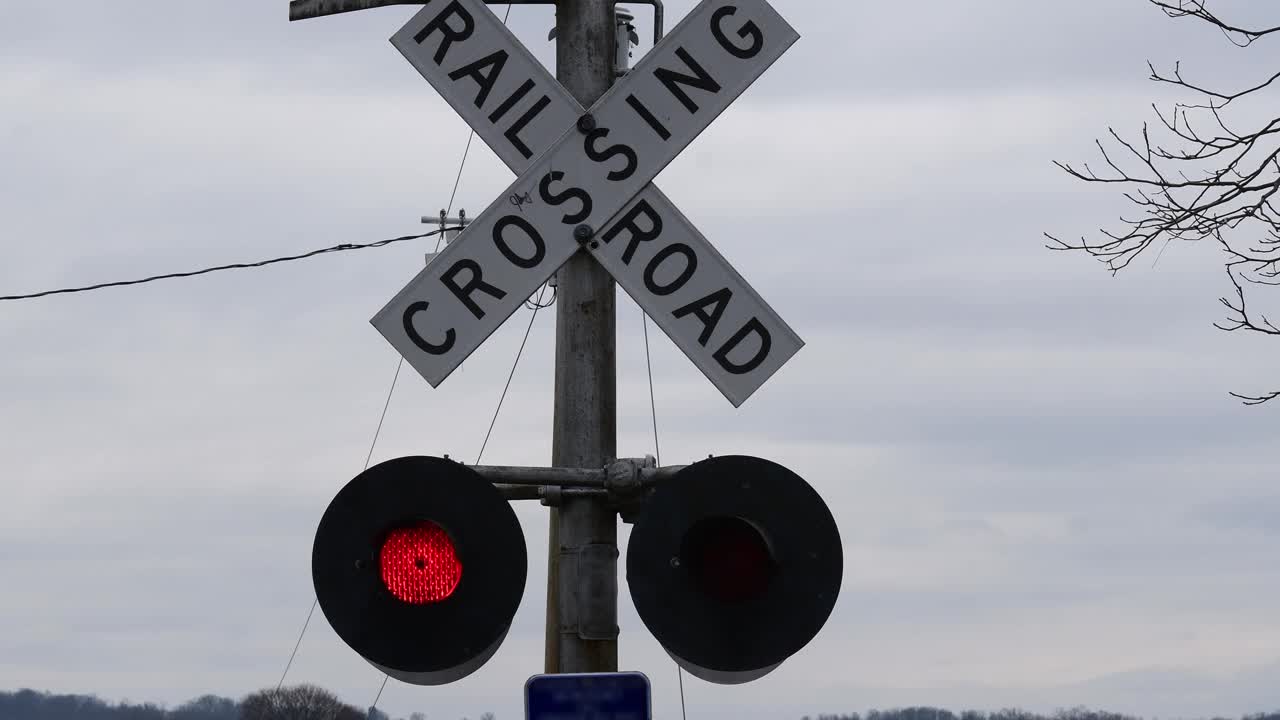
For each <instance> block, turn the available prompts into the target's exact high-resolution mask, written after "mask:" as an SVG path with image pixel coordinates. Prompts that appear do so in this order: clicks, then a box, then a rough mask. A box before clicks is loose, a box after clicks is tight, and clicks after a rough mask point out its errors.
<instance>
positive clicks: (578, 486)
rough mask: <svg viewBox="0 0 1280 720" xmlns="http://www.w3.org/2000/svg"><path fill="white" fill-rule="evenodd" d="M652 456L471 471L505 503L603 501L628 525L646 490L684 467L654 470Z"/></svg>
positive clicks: (478, 466) (549, 503)
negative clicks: (581, 464) (571, 465)
mask: <svg viewBox="0 0 1280 720" xmlns="http://www.w3.org/2000/svg"><path fill="white" fill-rule="evenodd" d="M657 465H658V464H657V462H656V461H655V460H654V458H653V456H652V455H649V456H646V457H643V458H624V459H622V460H616V461H614V462H612V463H609V465H608V466H606V467H603V468H599V469H592V468H559V467H517V466H508V465H476V466H474V467H472V469H473V470H475V471H476V472H478V473H480V475H481V477H483V478H484V479H486V480H488V481H489V482H491V483H493V484H494V486H495V487H497V488H498V490H500V491H501V492H502V495H503V497H505V498H506V499H508V500H540V501H542V503H543V504H544V505H551V506H558V505H559V504H560V503H561V501H562V500H563V499H564V498H565V497H600V498H607V499H608V500H609V501H610V504H612V505H613V506H614V507H615V508H616V509H617V510H618V511H619V512H620V513H621V514H622V517H623V520H624V521H627V522H630V521H631V519H632V518H633V517H634V514H635V512H636V511H637V510H638V509H639V507H640V506H641V505H642V504H643V503H644V499H645V497H646V495H647V494H648V492H647V491H648V490H649V489H650V488H652V487H653V486H654V485H655V484H657V483H659V482H661V481H663V480H666V479H668V478H670V477H673V476H674V475H675V474H676V473H677V472H679V471H681V470H683V469H684V468H685V467H686V466H684V465H669V466H667V467H658V466H657Z"/></svg>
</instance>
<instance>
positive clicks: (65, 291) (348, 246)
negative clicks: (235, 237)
mask: <svg viewBox="0 0 1280 720" xmlns="http://www.w3.org/2000/svg"><path fill="white" fill-rule="evenodd" d="M460 229H461V228H454V227H450V228H440V229H439V230H432V231H431V232H425V233H420V234H418V235H402V236H401V237H397V238H389V239H387V240H378V241H377V242H371V243H342V244H341V245H334V246H332V247H327V248H320V249H319V250H312V251H310V252H305V253H302V254H301V255H286V256H284V257H278V258H271V259H270V260H259V261H257V262H247V263H231V264H229V265H215V266H213V267H207V268H202V269H200V270H188V271H186V272H173V273H165V274H163V275H152V276H150V277H145V278H138V279H136V280H113V281H111V282H104V283H97V284H95V285H83V286H80V287H66V288H57V289H54V290H41V291H40V292H34V293H26V294H22V295H0V301H6V300H34V299H36V298H42V297H48V296H50V295H70V294H72V293H84V292H90V291H93V290H102V289H104V288H113V287H125V286H128V285H142V284H144V283H151V282H156V281H158V280H173V279H178V278H190V277H196V276H197V275H208V274H209V273H215V272H221V271H223V270H247V269H253V268H260V267H266V266H268V265H275V264H278V263H286V262H293V261H295V260H306V259H308V258H313V257H316V256H317V255H326V254H328V253H336V252H347V251H350V250H368V249H371V248H380V247H386V246H387V245H392V244H395V243H402V242H406V241H409V240H421V239H422V238H428V237H432V236H433V235H441V234H443V233H445V232H447V231H450V230H460Z"/></svg>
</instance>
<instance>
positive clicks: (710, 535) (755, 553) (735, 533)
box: [680, 517, 777, 603]
mask: <svg viewBox="0 0 1280 720" xmlns="http://www.w3.org/2000/svg"><path fill="white" fill-rule="evenodd" d="M680 555H681V558H682V559H683V560H684V562H685V563H686V564H687V567H688V569H689V572H690V573H691V574H692V576H693V579H694V581H695V582H696V583H697V584H698V585H699V586H700V587H701V589H702V591H703V592H704V593H706V594H708V595H710V596H711V597H713V598H715V599H717V600H720V601H722V602H728V603H736V602H744V601H747V600H752V599H754V598H757V597H759V596H761V595H763V594H764V593H765V591H766V590H768V588H769V585H770V583H771V582H772V581H773V577H774V575H775V574H776V572H777V566H776V563H775V562H774V559H773V553H772V552H771V551H770V550H769V544H768V543H767V542H766V541H765V539H764V536H762V535H761V534H760V531H759V530H757V529H756V528H755V526H753V525H751V524H750V523H748V522H746V521H744V520H741V519H739V518H734V517H710V518H705V519H703V520H700V521H698V522H697V523H694V525H693V527H691V528H689V532H688V533H687V534H686V535H685V537H684V541H683V542H682V543H681V549H680Z"/></svg>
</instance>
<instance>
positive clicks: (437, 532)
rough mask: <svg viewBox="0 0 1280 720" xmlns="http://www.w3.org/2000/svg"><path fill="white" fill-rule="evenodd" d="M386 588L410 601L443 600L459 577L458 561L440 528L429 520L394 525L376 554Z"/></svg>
mask: <svg viewBox="0 0 1280 720" xmlns="http://www.w3.org/2000/svg"><path fill="white" fill-rule="evenodd" d="M378 561H379V568H380V570H381V572H382V582H383V584H384V585H386V586H387V590H390V591H391V594H392V595H394V596H396V597H397V598H399V599H400V600H402V601H404V602H407V603H409V604H411V605H428V604H430V603H437V602H440V601H442V600H446V599H448V598H449V596H450V595H452V594H453V591H454V590H455V589H457V587H458V581H459V580H461V579H462V563H461V562H460V561H459V560H458V554H457V552H456V551H455V550H454V547H453V541H452V540H450V539H449V534H448V533H446V532H445V531H444V528H442V527H440V526H439V525H437V524H435V523H433V522H420V523H417V524H415V525H410V526H407V527H402V528H397V529H396V530H392V531H391V533H390V534H388V535H387V539H386V540H385V541H383V543H382V552H381V553H380V554H379V558H378Z"/></svg>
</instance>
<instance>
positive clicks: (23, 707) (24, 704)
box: [0, 685, 493, 720]
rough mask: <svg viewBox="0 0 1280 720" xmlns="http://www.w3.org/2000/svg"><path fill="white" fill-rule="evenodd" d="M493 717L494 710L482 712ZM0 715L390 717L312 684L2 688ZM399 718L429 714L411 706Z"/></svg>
mask: <svg viewBox="0 0 1280 720" xmlns="http://www.w3.org/2000/svg"><path fill="white" fill-rule="evenodd" d="M485 716H487V720H493V715H492V714H490V713H485V714H484V715H482V716H480V717H482V718H485ZM0 720H392V719H391V718H390V717H388V716H387V714H386V713H384V712H381V711H379V710H377V709H375V708H369V709H368V710H367V711H366V710H361V709H359V708H357V707H355V706H354V705H348V704H346V703H344V702H342V701H341V700H339V699H338V697H337V696H336V695H334V694H333V693H331V692H329V691H328V690H325V689H324V688H320V687H316V686H315V685H294V686H290V687H282V688H278V689H277V688H268V689H265V690H259V691H257V692H254V693H250V694H248V695H246V696H245V697H243V698H241V699H239V700H233V699H231V698H225V697H218V696H217V695H204V696H201V697H198V698H196V699H194V700H191V701H189V702H186V703H183V704H181V705H179V706H177V707H175V708H166V707H163V706H161V705H156V704H154V703H143V704H140V705H135V704H133V703H130V702H128V701H125V702H121V703H108V702H106V701H104V700H102V699H101V698H98V697H95V696H93V695H54V694H51V693H44V692H36V691H35V690H19V691H17V692H2V691H0ZM399 720H427V716H426V714H424V713H420V712H415V713H412V714H410V715H409V717H408V718H400V719H399Z"/></svg>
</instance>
